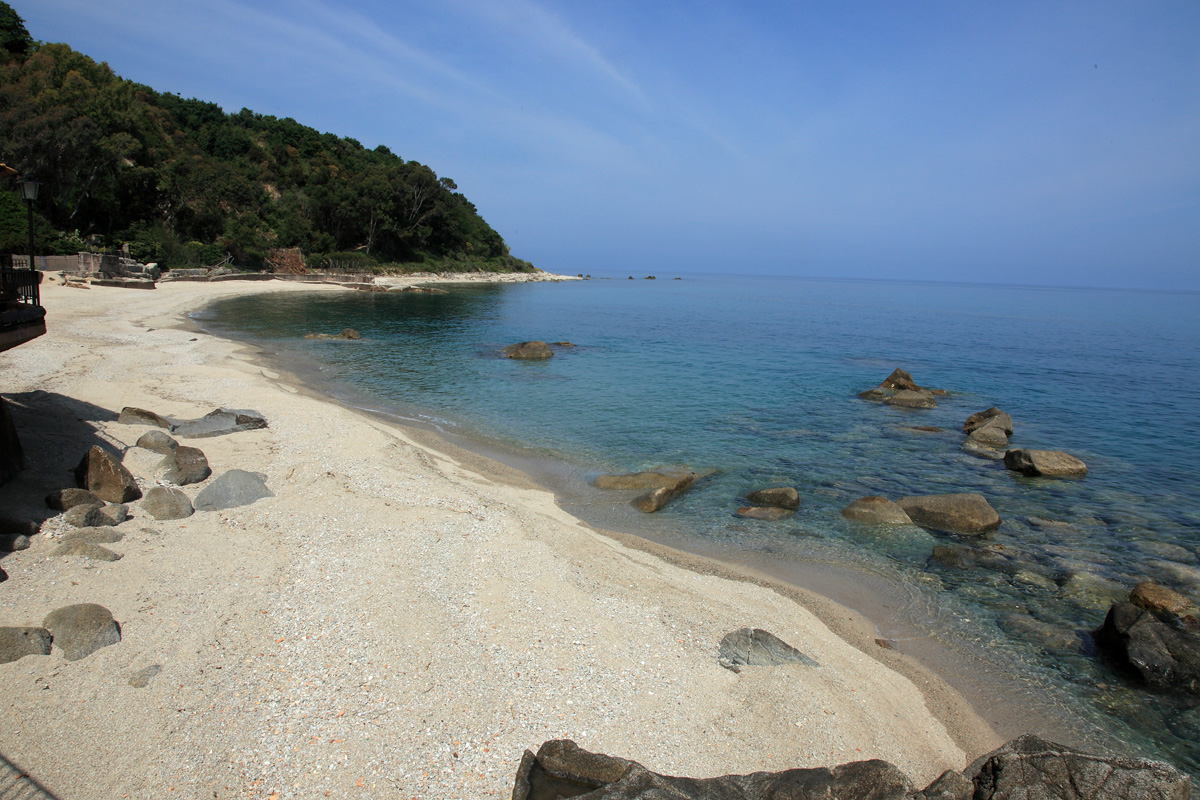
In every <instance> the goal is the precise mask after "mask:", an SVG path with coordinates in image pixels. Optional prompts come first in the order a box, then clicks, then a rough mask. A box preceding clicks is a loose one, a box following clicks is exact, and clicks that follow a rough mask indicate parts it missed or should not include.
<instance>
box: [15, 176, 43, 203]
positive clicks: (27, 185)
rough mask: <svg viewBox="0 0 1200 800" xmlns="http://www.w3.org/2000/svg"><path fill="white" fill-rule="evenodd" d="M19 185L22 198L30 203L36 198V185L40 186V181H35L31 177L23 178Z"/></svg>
mask: <svg viewBox="0 0 1200 800" xmlns="http://www.w3.org/2000/svg"><path fill="white" fill-rule="evenodd" d="M20 186H21V198H22V199H24V200H26V201H28V202H30V203H32V202H33V201H34V200H37V196H38V187H39V186H41V184H40V183H38V182H37V181H35V180H34V179H33V178H26V179H25V180H23V181H21V183H20Z"/></svg>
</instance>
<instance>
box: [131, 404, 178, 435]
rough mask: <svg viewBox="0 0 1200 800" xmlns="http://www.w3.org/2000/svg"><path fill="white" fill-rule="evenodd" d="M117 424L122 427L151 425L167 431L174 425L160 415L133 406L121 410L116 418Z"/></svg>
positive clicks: (172, 428)
mask: <svg viewBox="0 0 1200 800" xmlns="http://www.w3.org/2000/svg"><path fill="white" fill-rule="evenodd" d="M117 422H119V423H121V424H122V425H153V426H154V427H156V428H166V429H167V430H174V428H175V423H174V422H172V421H171V420H169V419H167V418H166V417H164V416H162V415H161V414H156V413H154V412H153V411H147V410H146V409H144V408H134V407H133V406H125V408H122V409H121V413H120V415H118V416H117Z"/></svg>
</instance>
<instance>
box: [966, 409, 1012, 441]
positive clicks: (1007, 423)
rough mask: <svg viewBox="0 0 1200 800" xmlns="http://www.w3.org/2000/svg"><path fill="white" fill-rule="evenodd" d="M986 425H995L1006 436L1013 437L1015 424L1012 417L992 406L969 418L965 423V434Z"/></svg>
mask: <svg viewBox="0 0 1200 800" xmlns="http://www.w3.org/2000/svg"><path fill="white" fill-rule="evenodd" d="M984 425H993V426H996V427H999V428H1000V429H1001V430H1002V431H1004V433H1005V435H1006V436H1012V432H1013V422H1012V417H1010V416H1009V415H1008V414H1007V413H1005V412H1003V411H1001V410H1000V409H998V408H996V407H995V406H992V407H991V408H989V409H986V410H984V411H977V412H975V413H974V414H972V415H971V416H969V417H967V421H966V422H964V423H963V426H962V429H963V433H971V432H972V431H974V430H975V429H976V428H982V427H983V426H984Z"/></svg>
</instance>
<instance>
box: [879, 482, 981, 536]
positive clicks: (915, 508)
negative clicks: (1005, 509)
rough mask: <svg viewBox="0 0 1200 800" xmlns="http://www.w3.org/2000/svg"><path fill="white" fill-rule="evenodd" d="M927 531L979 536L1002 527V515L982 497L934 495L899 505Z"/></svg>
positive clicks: (907, 500) (913, 498)
mask: <svg viewBox="0 0 1200 800" xmlns="http://www.w3.org/2000/svg"><path fill="white" fill-rule="evenodd" d="M896 502H897V504H898V505H899V506H900V507H901V508H902V509H904V512H905V513H906V514H908V516H909V518H910V519H912V521H913V522H915V523H917V524H918V525H920V526H921V527H923V528H933V529H934V530H939V531H950V532H951V533H969V534H977V533H984V532H986V531H990V530H992V529H993V528H996V527H999V525H1000V515H999V514H997V513H996V509H994V508H992V506H991V505H990V504H989V503H988V501H987V500H986V499H985V498H984V497H983V495H980V494H974V493H970V492H962V493H959V494H931V495H923V496H920V497H902V498H900V499H899V500H897V501H896Z"/></svg>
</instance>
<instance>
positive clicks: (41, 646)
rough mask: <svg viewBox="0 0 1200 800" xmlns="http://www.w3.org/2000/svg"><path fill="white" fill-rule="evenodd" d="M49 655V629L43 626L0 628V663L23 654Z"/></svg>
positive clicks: (21, 656) (12, 659)
mask: <svg viewBox="0 0 1200 800" xmlns="http://www.w3.org/2000/svg"><path fill="white" fill-rule="evenodd" d="M48 655H50V631H48V630H46V629H45V628H0V664H7V663H8V662H10V661H16V660H17V659H20V658H24V657H25V656H48Z"/></svg>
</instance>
